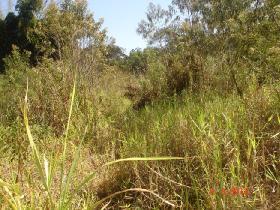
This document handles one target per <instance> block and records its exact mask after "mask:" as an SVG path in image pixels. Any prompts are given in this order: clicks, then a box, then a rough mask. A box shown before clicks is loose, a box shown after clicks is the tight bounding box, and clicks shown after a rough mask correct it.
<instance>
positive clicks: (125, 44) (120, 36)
mask: <svg viewBox="0 0 280 210" xmlns="http://www.w3.org/2000/svg"><path fill="white" fill-rule="evenodd" d="M150 2H153V3H155V4H160V5H161V6H162V7H163V8H167V7H168V5H169V4H170V2H171V0H89V8H90V10H91V11H92V12H93V13H94V15H95V17H96V18H101V17H103V18H104V27H105V28H107V30H108V35H109V36H112V37H114V38H115V39H116V44H117V45H119V46H120V47H122V48H124V49H126V52H129V51H130V50H131V49H134V48H138V47H139V48H145V47H146V45H147V43H146V41H145V40H143V39H142V37H141V36H140V35H138V34H137V32H136V29H137V26H138V23H139V22H140V21H141V20H142V19H145V18H146V11H147V8H148V5H149V3H150Z"/></svg>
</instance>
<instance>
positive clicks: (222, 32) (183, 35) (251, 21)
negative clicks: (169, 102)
mask: <svg viewBox="0 0 280 210" xmlns="http://www.w3.org/2000/svg"><path fill="white" fill-rule="evenodd" d="M138 32H139V33H140V34H142V35H143V37H144V38H147V39H148V40H149V41H150V43H160V44H162V43H163V47H164V48H165V49H166V52H167V54H168V53H169V54H170V55H175V53H176V54H177V55H178V56H179V55H180V54H181V56H179V57H180V59H179V60H178V59H177V62H181V63H182V64H183V63H185V64H184V65H183V66H185V67H186V66H189V67H190V68H188V69H189V70H188V71H190V75H193V73H194V72H196V71H194V68H193V67H194V66H196V67H198V66H199V65H200V64H203V63H205V62H206V59H207V58H208V57H209V56H210V57H213V58H217V59H218V60H219V62H224V67H223V69H221V71H225V72H226V71H228V73H229V75H231V76H230V83H231V84H232V85H233V86H234V87H235V89H236V91H237V92H238V93H239V95H242V92H243V90H242V83H245V81H246V78H247V77H248V76H250V75H252V74H254V75H256V76H257V77H258V80H260V81H263V80H265V79H263V78H265V77H266V78H270V79H271V78H279V65H276V63H277V61H276V60H275V52H276V51H278V49H277V46H279V41H277V40H278V39H277V37H278V35H279V1H277V0H234V1H228V0H200V1H197V0H173V1H172V4H171V5H170V6H169V8H168V10H163V9H161V8H160V7H157V6H155V5H153V4H151V5H150V8H149V10H148V12H147V19H146V20H145V21H142V22H141V23H140V24H139V27H138ZM277 34H278V35H277ZM272 52H273V53H272ZM270 53H272V54H273V56H272V54H270ZM186 55H187V56H186ZM186 60H187V63H186V62H185V61H186ZM272 60H273V61H272ZM185 67H184V68H185ZM195 69H197V68H195ZM203 69H204V68H203V66H201V70H200V73H199V74H200V75H201V73H202V72H203V71H202V70H203ZM242 77H243V80H244V82H242V81H241V80H242ZM191 80H193V79H191ZM261 83H263V82H261Z"/></svg>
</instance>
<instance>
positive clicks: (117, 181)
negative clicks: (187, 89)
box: [0, 75, 280, 209]
mask: <svg viewBox="0 0 280 210" xmlns="http://www.w3.org/2000/svg"><path fill="white" fill-rule="evenodd" d="M105 78H106V81H111V82H110V84H111V85H110V86H106V88H104V87H105V86H102V79H100V83H99V85H100V86H99V87H94V88H95V90H96V91H94V92H93V91H92V90H91V89H88V90H87V89H86V88H85V87H83V86H81V85H80V84H79V83H78V82H77V81H78V80H77V79H74V78H72V79H73V80H72V81H73V82H72V83H71V82H68V83H67V82H66V83H65V81H63V83H60V82H61V81H60V82H58V83H57V84H64V85H65V84H68V86H67V87H64V88H63V89H58V88H56V87H55V83H54V85H53V88H54V89H55V91H54V92H56V94H54V95H52V96H51V97H50V95H51V94H52V92H51V90H48V92H46V93H45V94H44V92H43V91H44V90H43V89H41V87H42V86H38V84H36V83H37V82H32V81H30V82H29V84H28V86H26V87H28V89H27V88H26V87H25V88H24V86H23V87H22V88H20V87H19V88H18V91H19V93H18V92H16V90H15V89H14V90H13V94H17V96H18V98H16V99H17V100H16V99H15V101H17V103H16V102H15V103H11V102H9V103H8V104H9V106H7V105H5V106H4V105H3V103H4V102H5V101H2V102H1V103H2V110H4V108H3V107H5V108H6V111H7V112H6V113H5V112H1V121H2V123H1V125H0V145H1V147H0V148H1V159H0V174H1V179H0V187H1V190H0V206H1V208H3V209H9V208H13V209H38V208H43V209H102V208H103V209H122V208H124V209H129V208H131V209H172V208H174V209H238V208H241V209H277V208H279V207H280V203H279V197H280V194H279V176H280V174H279V168H280V163H279V157H280V151H279V148H280V142H279V139H280V133H279V132H280V129H279V125H280V115H279V111H280V100H279V93H278V92H277V86H265V87H263V88H262V89H258V90H255V89H254V90H252V91H249V90H248V91H247V92H246V94H245V95H244V97H243V98H240V97H239V96H237V95H235V94H228V95H221V94H218V93H214V92H213V91H211V92H207V91H205V92H204V93H201V94H188V93H186V94H182V95H181V96H174V97H172V98H165V99H163V100H157V101H154V102H153V103H151V104H149V105H147V106H145V107H144V108H142V109H140V110H135V109H133V108H132V102H131V101H130V100H129V99H127V98H126V97H124V89H123V87H124V85H120V84H125V83H128V82H130V79H128V78H127V77H126V75H121V76H120V75H119V76H118V79H117V80H116V81H115V79H114V78H115V77H114V76H112V75H107V76H105ZM120 80H121V82H120ZM38 81H39V80H38ZM74 81H76V82H74ZM104 81H105V80H104ZM48 82H50V81H48ZM25 85H26V83H25ZM101 87H102V88H101ZM45 88H49V87H45ZM57 90H58V91H57ZM67 90H68V94H67ZM25 91H26V96H24V95H25V94H24V92H25ZM49 92H50V93H49ZM47 93H49V94H47ZM69 93H70V94H69ZM93 93H94V94H93ZM67 95H68V96H67ZM2 96H3V97H4V95H2ZM20 96H22V98H20ZM6 97H9V96H6ZM24 97H25V100H24ZM65 98H66V99H65ZM6 102H7V101H6ZM13 108H15V109H13ZM11 119H12V120H11Z"/></svg>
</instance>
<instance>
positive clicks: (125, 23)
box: [0, 0, 171, 53]
mask: <svg viewBox="0 0 280 210" xmlns="http://www.w3.org/2000/svg"><path fill="white" fill-rule="evenodd" d="M7 2H8V0H0V8H1V9H3V8H4V10H6V9H7ZM14 2H16V0H14ZM150 2H153V3H154V4H159V5H161V6H162V7H163V8H167V7H168V5H169V4H170V3H171V0H88V3H89V9H90V11H91V12H93V13H94V17H95V19H99V18H103V19H104V24H103V27H104V28H106V29H107V31H108V35H109V36H111V37H113V38H115V40H116V44H117V45H118V46H120V47H122V48H124V49H125V50H126V52H127V53H128V52H129V51H130V50H132V49H135V48H145V47H146V46H147V43H146V41H145V40H144V39H142V37H141V36H140V35H138V34H137V32H136V29H137V26H138V23H139V22H140V21H141V20H142V19H145V18H146V11H147V9H148V6H149V3H150Z"/></svg>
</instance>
